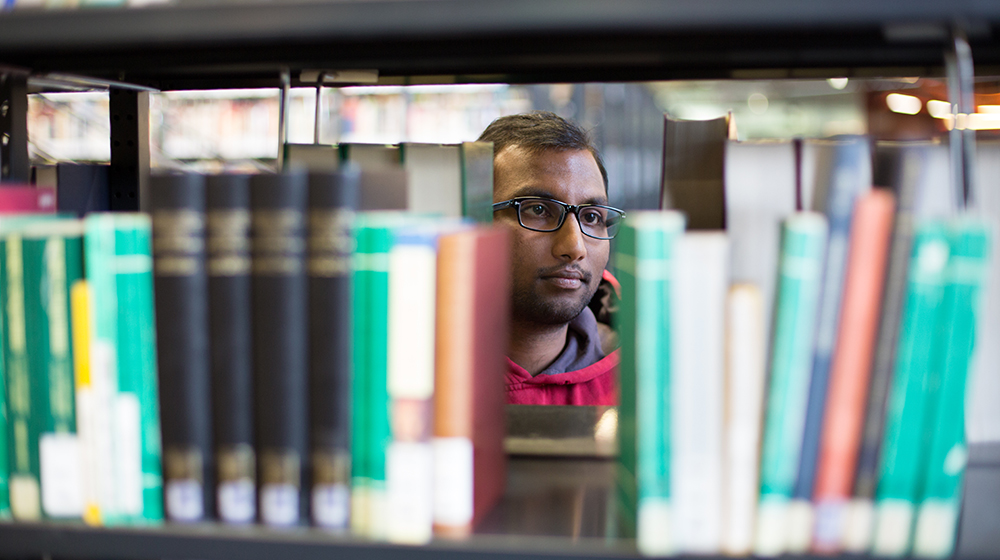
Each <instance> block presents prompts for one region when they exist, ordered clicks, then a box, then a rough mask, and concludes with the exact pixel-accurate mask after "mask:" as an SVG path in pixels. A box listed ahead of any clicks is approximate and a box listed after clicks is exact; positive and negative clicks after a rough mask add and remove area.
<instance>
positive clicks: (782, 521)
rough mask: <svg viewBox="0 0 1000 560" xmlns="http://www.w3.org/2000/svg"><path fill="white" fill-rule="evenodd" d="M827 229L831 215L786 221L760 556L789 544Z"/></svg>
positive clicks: (757, 540)
mask: <svg viewBox="0 0 1000 560" xmlns="http://www.w3.org/2000/svg"><path fill="white" fill-rule="evenodd" d="M827 231H828V227H827V221H826V218H825V217H824V216H823V215H822V214H818V213H814V212H798V213H796V214H793V215H792V216H791V217H789V218H788V219H787V220H785V223H784V224H783V225H782V233H781V256H780V260H779V263H778V267H779V270H778V289H777V292H776V294H777V297H776V299H775V311H774V336H773V339H772V348H771V371H770V386H769V390H768V395H767V408H766V410H765V412H764V434H763V437H764V439H763V444H762V447H761V463H760V498H759V507H758V510H757V530H756V534H755V537H754V553H755V554H756V555H759V556H776V555H778V554H781V553H783V552H784V551H785V548H786V546H787V542H786V541H787V529H788V527H787V523H788V506H789V503H790V501H791V499H792V494H793V491H794V489H795V482H796V480H797V477H798V467H799V459H800V453H801V450H802V437H803V432H804V430H805V418H806V406H807V404H808V399H809V380H810V375H811V372H812V358H813V356H812V349H813V341H814V335H815V330H816V319H817V313H818V310H819V295H820V284H821V282H822V274H823V264H824V260H825V252H826V237H827Z"/></svg>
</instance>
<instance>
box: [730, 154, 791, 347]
mask: <svg viewBox="0 0 1000 560" xmlns="http://www.w3.org/2000/svg"><path fill="white" fill-rule="evenodd" d="M725 157H726V160H725V190H726V231H727V232H728V233H729V240H730V243H731V246H732V250H731V251H730V270H731V273H732V278H733V281H734V282H740V283H752V284H754V285H756V286H757V287H758V289H759V290H760V291H761V296H762V297H763V298H764V301H763V304H764V324H765V325H766V329H765V342H766V344H767V346H766V347H767V348H770V340H771V324H772V319H771V315H772V312H773V310H774V292H775V288H776V285H777V279H778V253H779V249H780V247H781V222H782V221H783V220H784V219H785V218H787V217H788V216H790V215H791V214H792V213H793V212H795V210H796V207H795V201H796V183H797V181H796V176H795V158H796V151H795V144H794V143H793V142H787V141H781V142H778V141H767V142H763V141H761V142H736V141H732V140H730V141H728V142H726V152H725Z"/></svg>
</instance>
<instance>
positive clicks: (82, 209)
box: [54, 163, 111, 217]
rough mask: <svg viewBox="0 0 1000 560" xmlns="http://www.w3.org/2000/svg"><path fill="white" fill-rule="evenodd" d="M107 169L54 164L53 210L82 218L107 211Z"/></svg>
mask: <svg viewBox="0 0 1000 560" xmlns="http://www.w3.org/2000/svg"><path fill="white" fill-rule="evenodd" d="M108 169H109V166H108V165H105V164H93V163H58V164H56V166H55V175H56V183H55V185H54V186H55V189H56V190H55V192H56V210H57V211H59V212H67V213H72V214H75V215H76V216H79V217H83V215H84V214H87V213H88V212H105V211H108V210H110V209H111V187H110V183H109V182H108Z"/></svg>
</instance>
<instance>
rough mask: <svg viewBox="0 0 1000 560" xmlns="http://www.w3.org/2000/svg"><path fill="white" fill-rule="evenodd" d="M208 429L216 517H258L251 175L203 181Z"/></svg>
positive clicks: (225, 519) (234, 520)
mask: <svg viewBox="0 0 1000 560" xmlns="http://www.w3.org/2000/svg"><path fill="white" fill-rule="evenodd" d="M205 189H206V191H207V192H206V195H207V215H208V235H207V251H208V295H209V297H208V305H209V308H208V309H209V332H210V334H211V342H210V347H211V353H212V354H211V355H212V426H213V436H214V439H215V461H216V463H215V464H216V476H217V477H218V478H217V480H218V486H217V487H216V490H215V493H216V496H215V497H216V503H217V504H218V506H217V512H218V515H219V519H220V520H221V521H223V522H226V523H250V522H252V521H253V520H254V518H255V517H256V511H257V490H256V457H255V454H254V438H253V370H252V369H251V363H252V362H251V354H250V352H251V346H250V341H251V336H252V332H251V327H250V325H251V320H250V177H249V176H248V175H237V174H222V175H213V176H210V177H208V178H207V179H206V185H205Z"/></svg>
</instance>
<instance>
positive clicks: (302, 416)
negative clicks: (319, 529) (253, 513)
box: [250, 173, 309, 526]
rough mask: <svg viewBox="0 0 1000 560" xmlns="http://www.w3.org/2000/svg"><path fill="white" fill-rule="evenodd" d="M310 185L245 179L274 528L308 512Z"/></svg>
mask: <svg viewBox="0 0 1000 560" xmlns="http://www.w3.org/2000/svg"><path fill="white" fill-rule="evenodd" d="M308 187H309V183H308V178H307V176H306V174H305V173H286V174H281V175H270V174H261V175H254V176H253V177H251V179H250V200H251V207H252V212H253V216H252V226H251V231H252V233H251V235H252V238H251V248H252V252H253V283H252V290H253V303H252V306H253V321H252V322H253V353H254V354H253V368H254V395H255V400H256V406H255V409H254V411H255V414H256V429H255V432H256V438H257V464H258V473H259V478H258V483H259V494H258V495H259V502H260V503H259V508H260V509H259V511H260V519H261V521H262V522H263V523H265V524H267V525H272V526H291V525H297V524H299V523H300V521H301V520H302V519H303V517H304V513H305V511H308V510H307V509H306V508H305V505H306V500H305V499H303V496H302V491H303V489H305V488H308V483H307V482H308V481H305V480H304V476H303V475H304V467H305V466H306V465H305V461H306V459H307V453H308V437H307V433H306V432H307V427H308V418H309V416H308V400H307V396H306V392H307V385H308V368H307V364H306V359H307V351H308V340H309V339H308V332H307V328H308V319H307V316H306V312H307V311H306V310H307V307H306V306H307V297H308V294H307V288H308V283H307V279H306V271H305V254H306V251H305V249H306V243H305V232H306V217H305V211H306V204H307V202H308Z"/></svg>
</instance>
